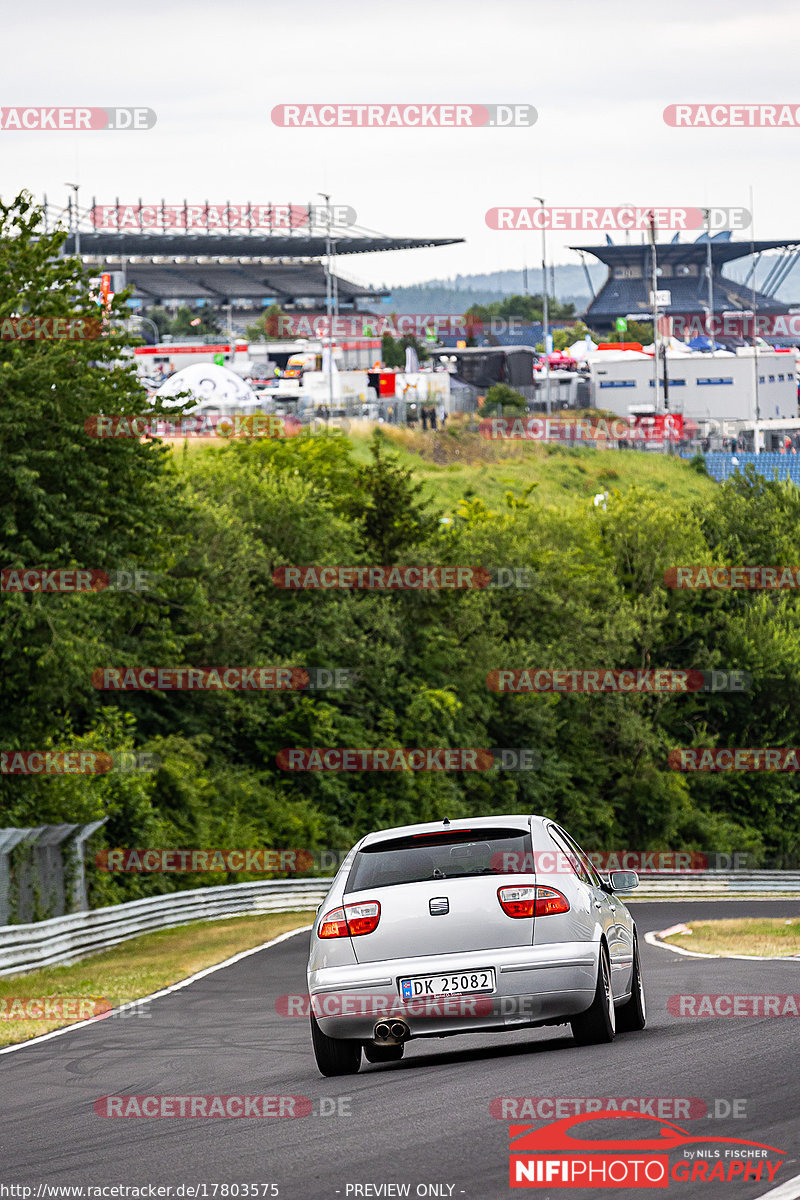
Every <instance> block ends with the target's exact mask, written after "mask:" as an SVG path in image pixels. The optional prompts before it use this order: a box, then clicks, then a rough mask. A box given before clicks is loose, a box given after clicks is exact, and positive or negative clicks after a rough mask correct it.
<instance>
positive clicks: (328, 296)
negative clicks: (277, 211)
mask: <svg viewBox="0 0 800 1200" xmlns="http://www.w3.org/2000/svg"><path fill="white" fill-rule="evenodd" d="M317 195H318V196H322V199H323V200H324V201H325V216H326V225H327V233H326V236H325V312H326V314H327V317H328V420H327V422H326V424H328V425H329V424H330V420H331V413H332V412H333V332H332V329H333V323H332V321H331V309H332V307H333V293H332V290H331V198H330V195H329V194H328V193H327V192H317Z"/></svg>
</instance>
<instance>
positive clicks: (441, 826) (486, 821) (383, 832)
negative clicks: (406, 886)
mask: <svg viewBox="0 0 800 1200" xmlns="http://www.w3.org/2000/svg"><path fill="white" fill-rule="evenodd" d="M545 819H546V818H545V817H540V816H536V815H535V814H534V815H532V814H531V813H497V814H496V815H495V816H493V817H460V818H451V819H449V820H448V822H447V823H446V824H445V821H444V818H442V820H440V821H425V822H423V823H422V824H419V825H396V826H394V827H393V828H391V829H376V830H375V831H374V832H373V833H368V834H367V835H366V837H364V838H362V840H361V841H360V842H359V843H358V846H359V849H360V848H361V847H362V846H369V845H371V844H372V843H373V842H382V841H386V840H387V839H388V838H395V837H406V836H408V835H409V834H415V833H455V832H457V831H458V830H462V829H475V830H480V829H492V828H495V829H496V828H498V827H500V828H503V827H504V826H509V825H510V826H512V827H513V826H515V825H518V826H519V827H520V830H524V829H527V828H528V826H529V824H530V823H531V822H534V823H541V822H542V821H544V820H545Z"/></svg>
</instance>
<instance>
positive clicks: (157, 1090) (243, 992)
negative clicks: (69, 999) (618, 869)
mask: <svg viewBox="0 0 800 1200" xmlns="http://www.w3.org/2000/svg"><path fill="white" fill-rule="evenodd" d="M631 908H632V910H633V911H634V915H635V917H636V921H637V925H638V928H639V934H640V939H642V938H643V935H644V933H646V932H648V931H650V930H658V929H663V928H665V927H666V926H668V925H672V924H674V923H675V922H677V921H681V920H686V919H687V918H691V917H701V916H714V917H725V916H736V915H740V916H743V915H753V914H758V915H762V916H787V917H789V916H796V915H798V912H800V904H798V903H795V902H791V901H765V902H758V903H753V902H735V901H730V902H729V901H725V902H692V903H688V902H674V903H673V902H669V903H645V902H642V903H639V904H635V903H634V904H631ZM307 940H308V939H307V934H305V933H301V934H298V935H296V936H294V937H292V938H289V939H288V940H286V941H284V942H282V943H280V944H278V945H276V946H274V947H271V948H270V949H267V950H265V951H262V952H259V953H258V954H254V955H251V956H250V957H248V958H244V959H243V960H241V961H240V962H237V963H234V964H233V965H231V966H230V967H227V968H225V969H224V970H221V971H218V972H216V973H214V974H211V975H209V976H207V977H205V978H203V979H200V980H198V981H197V982H195V983H193V984H191V985H190V986H188V987H186V988H184V989H183V990H180V991H177V992H175V993H173V994H170V995H167V996H163V997H161V998H159V999H157V1000H155V1001H153V1002H152V1003H151V1004H150V1005H149V1012H150V1016H149V1018H147V1019H141V1018H138V1017H137V1018H132V1019H128V1020H122V1019H115V1020H106V1021H99V1022H97V1023H93V1024H91V1025H89V1026H85V1027H82V1028H79V1029H75V1030H74V1031H72V1032H68V1033H66V1034H65V1035H64V1036H61V1037H57V1038H54V1039H51V1040H50V1041H46V1042H40V1043H39V1044H34V1045H30V1046H26V1047H23V1048H21V1049H19V1050H16V1051H14V1052H13V1053H8V1054H3V1055H0V1180H2V1182H4V1183H6V1184H9V1183H10V1184H20V1183H22V1184H31V1185H33V1187H34V1191H33V1193H32V1195H33V1196H34V1197H35V1196H36V1185H38V1184H40V1183H51V1184H60V1185H64V1184H83V1185H86V1184H95V1185H97V1184H108V1185H111V1184H131V1185H146V1184H156V1185H159V1184H171V1185H173V1193H172V1194H173V1196H174V1195H175V1191H174V1187H175V1185H178V1184H199V1183H205V1184H207V1185H209V1186H208V1189H207V1193H206V1194H207V1196H208V1197H209V1200H214V1191H213V1186H212V1185H213V1184H215V1183H216V1184H223V1183H226V1184H235V1183H238V1184H242V1183H251V1184H252V1183H259V1184H270V1183H274V1184H277V1185H278V1188H279V1195H280V1197H282V1198H285V1200H323V1198H325V1200H335V1198H336V1197H342V1200H346V1197H347V1196H348V1195H349V1196H352V1197H358V1196H361V1197H366V1196H373V1197H374V1196H381V1195H383V1196H392V1195H395V1196H396V1195H402V1194H403V1192H399V1191H395V1190H394V1189H387V1188H385V1187H384V1188H380V1185H387V1184H410V1185H411V1187H410V1191H409V1192H408V1193H407V1194H408V1195H410V1196H415V1195H418V1194H419V1195H424V1194H427V1195H429V1196H445V1197H446V1196H452V1197H454V1198H457V1197H466V1198H470V1200H478V1198H483V1197H500V1196H505V1197H508V1196H509V1195H510V1194H511V1189H510V1188H509V1184H508V1161H509V1160H508V1124H507V1122H504V1121H502V1120H499V1119H496V1118H494V1117H493V1116H492V1115H491V1114H490V1110H489V1106H490V1103H491V1101H492V1100H493V1099H494V1098H495V1097H500V1096H506V1097H514V1096H537V1097H550V1096H561V1097H605V1096H614V1097H651V1096H653V1097H702V1098H705V1099H706V1100H707V1101H708V1103H709V1107H713V1105H712V1100H713V1098H719V1099H721V1100H729V1101H732V1100H734V1099H744V1100H745V1101H746V1117H744V1118H740V1119H733V1118H731V1117H729V1118H728V1119H724V1120H723V1119H717V1120H714V1119H710V1118H708V1117H706V1118H699V1119H695V1120H691V1121H681V1120H678V1121H677V1122H676V1123H677V1124H679V1125H683V1124H685V1125H686V1128H688V1129H689V1130H690V1131H691V1132H692V1133H711V1134H715V1135H717V1136H723V1137H735V1138H745V1139H751V1140H753V1141H756V1142H764V1143H767V1144H769V1145H772V1146H775V1147H778V1148H779V1149H781V1150H783V1151H784V1155H783V1156H782V1157H783V1159H784V1163H785V1165H784V1166H782V1167H781V1168H780V1170H779V1171H778V1174H777V1176H776V1177H775V1179H774V1181H773V1182H772V1183H769V1182H766V1181H764V1180H762V1181H761V1182H758V1183H754V1182H753V1181H752V1180H750V1181H748V1182H743V1181H742V1180H741V1178H740V1179H738V1180H735V1181H733V1182H724V1183H716V1182H714V1183H701V1182H694V1183H691V1182H686V1183H676V1182H674V1181H673V1182H670V1185H669V1194H673V1195H677V1196H679V1197H685V1198H686V1200H695V1197H708V1198H709V1200H717V1198H718V1197H719V1198H723V1197H724V1198H726V1200H730V1198H731V1197H735V1198H736V1200H750V1198H751V1197H757V1196H762V1195H764V1194H765V1193H768V1192H770V1191H771V1189H773V1188H775V1187H777V1186H778V1185H780V1184H784V1183H785V1182H786V1181H787V1180H788V1179H790V1178H792V1177H793V1176H797V1175H800V1122H798V1110H799V1109H800V1053H799V1050H800V1036H799V1035H800V1020H798V1019H797V1018H795V1019H792V1017H790V1016H786V1017H730V1018H726V1017H705V1018H694V1019H689V1018H681V1017H678V1016H673V1015H672V1014H671V1013H670V1012H669V1011H668V1010H667V998H668V997H669V996H671V995H675V994H678V993H691V994H697V993H733V994H748V995H753V994H763V993H769V994H787V993H794V994H797V993H800V959H798V960H794V961H789V962H785V963H784V962H762V963H759V962H746V961H738V960H728V961H722V960H711V959H694V958H687V957H684V956H682V955H677V954H673V953H671V952H669V951H666V950H661V949H658V948H654V947H651V946H648V945H646V944H645V943H644V942H643V940H642V942H641V950H642V962H643V970H644V976H645V985H646V990H647V999H648V1027H647V1029H646V1030H645V1031H644V1032H642V1033H635V1034H624V1035H620V1036H619V1037H618V1038H617V1039H616V1041H615V1042H614V1043H613V1044H611V1045H609V1046H599V1047H589V1048H578V1047H576V1046H575V1045H574V1043H573V1042H572V1039H571V1037H570V1036H569V1027H568V1026H565V1027H557V1028H550V1029H539V1030H531V1029H528V1030H521V1031H519V1032H514V1033H511V1034H498V1035H494V1034H492V1035H482V1034H479V1035H464V1036H460V1037H454V1038H449V1039H447V1040H446V1041H438V1040H429V1039H425V1040H420V1041H417V1042H413V1043H412V1044H411V1046H410V1048H409V1049H408V1050H407V1052H406V1057H405V1058H404V1060H403V1061H402V1062H400V1063H397V1064H392V1065H389V1066H373V1065H371V1064H368V1063H365V1064H364V1065H363V1066H362V1069H361V1073H360V1074H359V1075H357V1076H348V1077H343V1078H337V1079H323V1078H322V1077H321V1076H320V1075H319V1074H318V1072H317V1069H316V1065H315V1063H314V1060H313V1057H312V1054H311V1046H310V1037H309V1031H308V1023H307V1019H306V1018H302V1017H295V1018H287V1017H283V1016H280V1015H278V1013H277V1011H276V1000H277V998H278V997H279V996H281V995H284V994H287V993H302V992H304V990H305V978H304V967H305V959H306V946H307ZM120 1094H123V1095H129V1094H135V1095H187V1094H193V1095H196V1094H203V1095H209V1094H220V1095H232V1094H236V1095H254V1094H275V1095H300V1096H307V1097H310V1099H311V1101H312V1103H313V1108H312V1113H311V1115H309V1116H306V1117H303V1118H302V1119H294V1120H292V1119H286V1118H284V1119H275V1120H269V1119H257V1118H252V1117H251V1118H247V1119H245V1118H243V1119H214V1118H205V1119H202V1118H194V1119H191V1118H184V1119H180V1118H164V1119H155V1118H149V1119H145V1118H142V1119H136V1118H128V1119H108V1118H103V1117H100V1116H98V1115H96V1113H95V1111H94V1107H93V1106H94V1102H95V1100H97V1099H98V1098H99V1097H102V1096H105V1095H120ZM337 1097H340V1098H349V1099H343V1102H342V1104H341V1105H339V1106H338V1107H339V1108H341V1109H342V1110H343V1111H342V1112H341V1115H339V1114H337V1113H336V1112H335V1110H336V1108H337V1104H336V1102H335V1098H337ZM321 1098H334V1100H330V1099H326V1100H325V1101H324V1103H323V1107H324V1108H325V1109H326V1110H330V1109H333V1110H334V1115H329V1116H322V1115H320V1113H319V1109H320V1102H321ZM348 1110H349V1112H348ZM636 1124H638V1122H637V1123H636ZM653 1129H654V1126H653V1125H652V1124H648V1125H647V1127H646V1128H645V1127H642V1128H641V1129H639V1130H638V1131H637V1135H638V1136H640V1137H642V1136H652V1134H653ZM593 1136H597V1134H596V1133H595V1134H594V1135H593ZM617 1136H619V1135H617ZM677 1154H679V1152H677V1151H673V1154H672V1159H671V1161H673V1162H674V1161H676V1155H677ZM772 1157H773V1158H775V1157H776V1156H774V1155H773V1156H772ZM356 1184H361V1185H374V1186H373V1187H371V1188H368V1189H364V1190H359V1191H354V1190H353V1187H352V1185H356ZM348 1185H351V1186H350V1188H349V1189H348ZM417 1185H437V1188H436V1189H434V1188H427V1189H425V1190H422V1189H421V1190H419V1191H418V1189H417ZM451 1189H452V1190H451ZM514 1192H515V1194H524V1193H522V1192H520V1193H517V1190H516V1189H514ZM532 1193H533V1194H535V1195H536V1196H538V1197H539V1198H540V1200H544V1198H546V1197H557V1196H564V1195H567V1196H571V1197H573V1198H574V1200H582V1198H583V1197H587V1196H595V1197H597V1196H602V1197H608V1200H615V1198H617V1197H620V1196H623V1195H624V1196H630V1195H640V1194H641V1195H644V1196H648V1195H660V1194H662V1191H661V1190H656V1191H652V1190H647V1191H644V1192H641V1191H640V1190H639V1189H636V1190H635V1191H631V1190H628V1189H625V1190H620V1189H618V1188H614V1187H609V1188H602V1189H599V1188H594V1189H591V1190H590V1189H577V1188H569V1189H562V1188H557V1189H554V1188H552V1187H548V1186H545V1185H542V1184H540V1185H538V1186H536V1187H534V1188H533V1189H532ZM42 1194H43V1195H44V1194H45V1193H42ZM234 1194H235V1193H234ZM261 1194H265V1195H268V1194H269V1189H266V1191H264V1190H263V1189H262V1190H261V1191H260V1192H259V1195H261ZM273 1194H274V1192H273ZM200 1195H202V1193H200ZM216 1195H217V1196H218V1197H220V1200H222V1197H223V1195H224V1193H223V1192H222V1191H221V1190H218V1191H217V1192H216ZM228 1195H229V1196H230V1193H228ZM240 1195H241V1193H240ZM787 1195H792V1196H798V1195H800V1181H798V1185H797V1190H796V1191H795V1190H791V1191H790V1192H788V1193H787Z"/></svg>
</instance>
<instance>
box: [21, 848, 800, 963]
mask: <svg viewBox="0 0 800 1200" xmlns="http://www.w3.org/2000/svg"><path fill="white" fill-rule="evenodd" d="M330 885H331V880H330V879H295V880H266V881H264V882H259V883H235V884H232V885H226V886H223V887H210V888H196V889H193V890H192V891H186V892H173V893H171V894H170V895H167V896H147V897H146V898H145V899H142V900H132V901H129V902H128V903H126V904H116V905H113V906H111V907H109V908H98V909H95V910H94V911H93V912H78V913H71V914H70V915H68V916H64V917H53V918H52V919H51V920H48V921H38V922H36V923H35V924H32V925H4V926H3V927H2V928H0V977H1V976H4V975H18V974H24V973H25V972H27V971H33V970H36V969H37V968H38V967H46V966H52V965H54V964H56V963H58V964H66V963H71V962H75V961H76V960H77V959H80V958H85V957H86V956H87V955H89V954H95V953H97V952H98V951H100V950H106V949H108V948H109V947H110V946H116V945H118V944H119V943H120V942H124V941H127V940H128V939H129V938H133V937H138V936H139V935H140V934H142V933H151V932H152V931H153V930H156V929H168V928H170V927H172V926H175V925H182V924H184V923H185V922H189V921H203V920H206V921H207V920H212V919H214V918H219V917H229V916H237V915H238V914H253V913H263V912H294V911H299V912H303V911H309V910H314V909H316V908H317V907H318V906H319V905H320V904H321V903H322V901H323V900H324V899H325V896H326V894H327V892H328V889H329V887H330ZM776 897H787V898H789V899H794V898H796V899H797V900H798V901H800V871H749V872H744V871H706V872H703V873H702V874H697V875H691V874H679V873H677V872H673V873H662V874H659V875H645V876H642V877H641V880H640V884H639V887H638V888H637V889H636V891H634V892H631V893H629V894H628V895H627V896H626V898H627V899H630V900H672V899H676V900H683V899H700V900H705V899H725V898H728V899H760V900H765V899H770V898H776Z"/></svg>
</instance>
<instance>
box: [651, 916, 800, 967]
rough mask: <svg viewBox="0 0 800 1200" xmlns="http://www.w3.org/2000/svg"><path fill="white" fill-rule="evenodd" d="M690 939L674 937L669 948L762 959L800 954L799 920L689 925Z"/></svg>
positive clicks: (668, 940) (758, 919) (751, 919)
mask: <svg viewBox="0 0 800 1200" xmlns="http://www.w3.org/2000/svg"><path fill="white" fill-rule="evenodd" d="M688 928H689V929H691V931H692V932H691V936H689V935H688V934H685V933H683V934H681V933H675V934H672V935H671V936H670V937H666V938H664V939H663V940H664V941H665V942H666V943H667V944H668V945H670V946H680V947H681V948H682V949H686V950H697V951H699V952H700V953H701V954H718V955H721V956H723V957H725V956H726V955H731V954H753V955H757V956H758V957H763V958H777V957H784V956H786V957H788V956H790V955H793V954H800V917H793V918H791V919H789V918H785V917H768V918H764V917H745V918H744V919H737V920H730V921H691V922H689V923H688Z"/></svg>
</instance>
